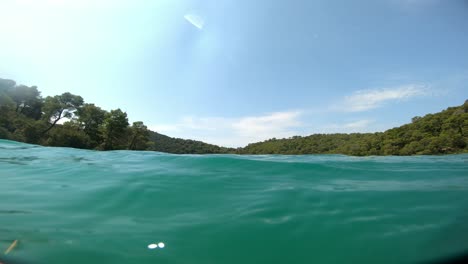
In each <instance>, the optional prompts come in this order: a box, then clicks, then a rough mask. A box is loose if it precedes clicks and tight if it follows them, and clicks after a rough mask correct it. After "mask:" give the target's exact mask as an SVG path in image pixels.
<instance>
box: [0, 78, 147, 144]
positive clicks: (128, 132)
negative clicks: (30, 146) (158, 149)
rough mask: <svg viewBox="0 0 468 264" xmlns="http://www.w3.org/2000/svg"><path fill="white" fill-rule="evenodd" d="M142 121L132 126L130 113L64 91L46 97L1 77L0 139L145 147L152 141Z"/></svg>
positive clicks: (37, 91)
mask: <svg viewBox="0 0 468 264" xmlns="http://www.w3.org/2000/svg"><path fill="white" fill-rule="evenodd" d="M148 136H149V130H148V129H147V127H146V126H145V125H144V124H143V122H134V123H133V125H132V126H129V123H128V119H127V113H125V112H122V110H120V109H116V110H111V111H110V112H107V111H105V110H102V109H101V108H99V107H97V106H95V105H94V104H88V103H85V102H84V100H83V98H82V97H81V96H79V95H74V94H71V93H68V92H67V93H63V94H61V95H56V96H47V97H46V98H43V97H42V96H41V94H40V92H39V90H38V89H37V87H35V86H32V87H27V86H24V85H16V83H15V82H14V81H12V80H5V79H0V138H3V139H12V140H17V141H23V142H27V143H34V144H41V145H45V146H61V147H73V148H87V149H100V150H113V149H131V150H146V149H148V148H149V147H150V146H151V145H152V143H151V142H149V139H148Z"/></svg>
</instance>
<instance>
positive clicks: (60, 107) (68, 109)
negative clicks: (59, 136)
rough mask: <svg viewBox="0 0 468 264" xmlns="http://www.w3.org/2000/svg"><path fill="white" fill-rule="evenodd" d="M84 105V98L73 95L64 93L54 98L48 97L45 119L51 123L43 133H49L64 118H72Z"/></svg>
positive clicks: (45, 106) (45, 105)
mask: <svg viewBox="0 0 468 264" xmlns="http://www.w3.org/2000/svg"><path fill="white" fill-rule="evenodd" d="M82 105H83V98H82V97H81V96H79V95H74V94H71V93H68V92H67V93H63V94H62V95H56V96H54V97H51V96H48V97H47V98H46V99H45V102H44V107H43V110H44V118H46V120H47V121H48V122H50V125H49V127H48V128H47V129H46V130H44V131H43V132H42V133H43V134H45V133H47V132H48V131H49V130H50V129H52V128H53V127H54V126H55V125H56V124H57V122H58V121H60V120H61V119H62V118H72V117H73V116H74V113H75V111H77V110H78V109H79V108H80V107H81V106H82Z"/></svg>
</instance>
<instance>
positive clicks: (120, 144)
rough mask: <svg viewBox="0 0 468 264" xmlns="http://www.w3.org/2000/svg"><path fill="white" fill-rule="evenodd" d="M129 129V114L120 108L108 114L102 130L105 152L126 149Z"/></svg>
mask: <svg viewBox="0 0 468 264" xmlns="http://www.w3.org/2000/svg"><path fill="white" fill-rule="evenodd" d="M127 127H128V119H127V113H125V112H122V110H120V108H119V109H116V110H111V111H110V113H107V114H106V117H105V119H104V122H103V124H102V128H101V130H102V135H103V137H104V143H103V146H102V148H103V149H104V150H112V149H121V148H124V145H125V143H124V139H125V136H126V132H127Z"/></svg>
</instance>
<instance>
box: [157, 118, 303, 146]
mask: <svg viewBox="0 0 468 264" xmlns="http://www.w3.org/2000/svg"><path fill="white" fill-rule="evenodd" d="M300 117H301V112H300V111H284V112H275V113H270V114H265V115H257V116H245V117H240V118H223V117H185V118H183V119H181V120H180V121H179V122H178V123H175V124H159V125H152V126H149V127H150V129H152V130H154V131H156V132H159V133H163V134H165V133H166V134H168V135H169V136H172V137H181V138H190V139H197V140H202V141H205V142H208V143H213V144H218V145H221V146H229V147H240V146H245V145H247V144H248V143H252V142H257V141H263V140H266V139H269V138H273V137H277V138H283V137H290V136H294V135H297V134H298V131H297V130H296V129H297V128H298V127H299V126H301V122H300V120H299V119H300Z"/></svg>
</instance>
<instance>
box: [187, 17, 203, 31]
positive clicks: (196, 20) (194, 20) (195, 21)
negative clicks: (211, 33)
mask: <svg viewBox="0 0 468 264" xmlns="http://www.w3.org/2000/svg"><path fill="white" fill-rule="evenodd" d="M184 18H185V19H186V20H187V21H188V22H189V23H190V24H192V25H194V26H195V27H196V28H198V29H200V30H201V29H203V26H205V20H203V18H202V17H200V16H198V15H195V14H187V15H185V16H184Z"/></svg>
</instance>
